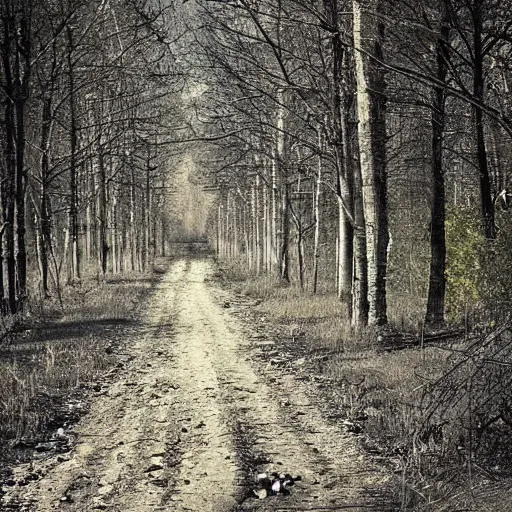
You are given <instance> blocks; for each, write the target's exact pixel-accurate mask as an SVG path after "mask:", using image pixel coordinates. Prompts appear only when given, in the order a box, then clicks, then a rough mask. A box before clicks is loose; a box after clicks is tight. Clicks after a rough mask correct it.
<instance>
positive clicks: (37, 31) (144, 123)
mask: <svg viewBox="0 0 512 512" xmlns="http://www.w3.org/2000/svg"><path fill="white" fill-rule="evenodd" d="M0 23H1V24H0V56H1V64H0V103H1V111H0V148H1V150H0V176H1V181H0V211H1V221H0V222H1V227H0V309H1V314H2V317H3V319H4V320H3V322H2V325H3V326H4V327H5V326H7V327H6V328H10V327H9V326H13V325H18V324H19V323H21V324H23V322H24V321H26V319H27V318H29V317H30V315H31V314H32V313H33V311H34V310H36V309H38V308H41V307H43V306H41V304H43V305H44V304H46V303H52V304H54V303H59V304H60V307H61V308H63V307H64V306H65V303H66V300H67V297H69V295H70V294H71V295H72V294H73V293H74V291H76V293H80V291H79V290H80V287H81V286H83V283H84V282H87V280H91V279H93V280H94V279H95V280H96V281H97V282H98V283H100V282H105V280H107V279H108V278H112V277H113V276H115V275H124V274H127V273H130V272H131V273H136V272H138V273H143V272H149V271H150V270H151V269H152V268H154V263H155V258H159V257H162V256H169V255H170V254H171V253H172V246H173V242H176V241H197V240H203V238H204V239H205V240H208V243H209V245H210V248H211V250H212V251H213V253H214V254H215V258H216V261H217V263H218V265H219V267H220V268H221V270H222V272H223V274H224V276H225V278H226V279H227V280H228V281H230V282H231V283H232V284H233V282H234V283H235V286H236V287H237V289H238V291H240V293H243V294H245V295H247V296H257V297H258V298H259V299H261V300H264V304H266V305H267V306H265V307H266V308H267V313H268V314H269V315H270V317H271V318H272V319H274V320H275V321H276V322H278V321H279V322H285V323H286V322H288V324H289V325H290V330H291V331H293V332H294V336H293V338H295V333H299V337H305V338H306V339H311V340H312V341H311V345H312V346H316V345H315V343H317V344H318V343H319V344H320V346H322V347H323V348H325V347H326V346H327V348H328V350H329V351H330V352H329V353H332V354H333V355H332V360H331V361H330V363H329V364H330V367H331V370H330V371H331V372H333V373H334V374H336V375H337V376H338V377H337V378H338V380H339V382H340V383H341V384H343V385H344V386H345V388H346V390H348V391H346V393H347V396H349V395H350V402H351V404H352V401H353V400H356V402H358V403H359V405H360V408H363V409H364V408H366V409H367V408H370V409H371V410H372V411H373V413H372V414H370V419H369V420H367V423H368V424H367V426H366V429H367V432H368V433H369V437H370V438H372V439H379V442H378V443H377V444H379V443H381V445H380V448H379V449H381V450H382V451H384V452H386V450H388V451H389V452H390V453H393V454H394V455H395V456H396V454H397V453H399V458H400V464H401V465H400V471H401V473H400V475H401V476H400V478H401V480H400V482H401V484H400V485H401V486H402V487H401V489H402V491H401V492H402V494H401V496H402V498H401V499H402V506H403V507H404V508H403V509H404V510H405V509H406V507H407V506H410V507H414V506H415V507H419V506H420V505H418V503H422V504H425V503H429V504H431V503H434V502H436V500H437V499H438V497H439V496H441V495H443V493H445V494H450V493H452V494H453V493H455V491H454V489H460V488H461V487H464V485H473V481H476V479H478V478H480V479H482V480H485V479H487V480H489V481H492V482H495V481H496V479H498V478H502V477H503V478H505V477H506V478H510V476H511V474H510V468H509V467H508V466H509V464H507V460H508V459H507V457H508V456H509V455H510V453H509V450H510V448H509V447H508V444H509V443H508V442H509V440H510V435H511V434H512V431H511V429H512V395H511V394H510V389H512V371H511V365H512V360H511V356H512V337H511V331H510V311H511V305H512V274H511V272H510V269H511V268H512V250H511V247H512V224H511V222H510V220H511V215H512V189H511V188H510V187H511V186H510V179H511V171H510V168H511V165H512V149H511V148H512V140H511V139H512V91H511V88H512V3H510V2H509V1H508V0H417V1H415V2H410V1H409V0H59V1H57V0H0ZM77 290H78V291H77ZM359 359H364V361H365V362H363V363H361V364H359V365H357V364H356V363H357V360H359ZM354 361H356V363H354ZM361 378H362V380H360V379H361ZM355 382H357V383H358V384H355ZM359 382H360V383H359ZM341 384H340V385H341ZM345 388H344V389H345ZM375 390H377V391H378V393H377V394H378V396H376V395H375ZM372 393H373V394H372ZM379 393H380V394H379ZM351 413H354V409H353V407H352V406H351ZM355 415H356V416H357V414H355ZM349 419H350V418H349ZM440 432H444V434H442V435H441V434H440ZM370 444H371V443H370ZM397 450H398V451H397ZM455 468H458V469H455ZM460 468H462V469H460ZM493 468H494V469H493ZM461 474H463V475H464V476H461ZM467 480H469V481H470V484H467ZM432 482H435V483H434V484H433V483H432ZM475 485H476V484H475ZM422 506H423V505H422ZM451 506H454V505H453V503H452V505H451ZM411 509H412V508H411ZM420 509H421V508H418V510H420ZM427 509H428V508H425V510H427ZM421 510H423V509H421ZM428 510H430V509H428ZM432 510H434V509H433V508H432ZM439 510H441V509H439ZM445 510H455V508H446V509H445ZM468 510H469V509H468ZM471 510H473V509H471ZM482 510H483V509H482Z"/></svg>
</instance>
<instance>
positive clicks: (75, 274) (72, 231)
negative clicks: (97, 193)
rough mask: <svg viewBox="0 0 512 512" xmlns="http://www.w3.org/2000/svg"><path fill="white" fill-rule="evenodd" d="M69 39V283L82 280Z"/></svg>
mask: <svg viewBox="0 0 512 512" xmlns="http://www.w3.org/2000/svg"><path fill="white" fill-rule="evenodd" d="M67 39H68V52H67V64H68V86H69V115H70V123H71V124H70V133H69V135H70V161H69V235H70V242H71V243H70V246H71V247H70V251H69V252H70V258H71V261H70V271H71V273H70V275H69V276H68V281H71V282H72V281H74V280H75V279H80V250H79V240H78V237H79V232H78V169H77V155H76V153H77V144H78V127H77V118H76V101H75V79H74V70H73V48H74V47H73V32H72V29H71V27H69V26H68V28H67Z"/></svg>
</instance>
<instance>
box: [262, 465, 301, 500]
mask: <svg viewBox="0 0 512 512" xmlns="http://www.w3.org/2000/svg"><path fill="white" fill-rule="evenodd" d="M300 480H302V478H301V477H300V476H299V475H298V476H292V475H290V474H289V473H275V472H274V473H271V474H270V475H268V474H267V473H260V474H258V475H256V483H257V487H256V488H254V489H253V490H252V493H253V496H254V497H255V498H258V499H260V500H263V499H265V498H268V497H269V496H278V495H282V496H287V495H288V494H290V487H292V486H293V485H295V482H298V481H300Z"/></svg>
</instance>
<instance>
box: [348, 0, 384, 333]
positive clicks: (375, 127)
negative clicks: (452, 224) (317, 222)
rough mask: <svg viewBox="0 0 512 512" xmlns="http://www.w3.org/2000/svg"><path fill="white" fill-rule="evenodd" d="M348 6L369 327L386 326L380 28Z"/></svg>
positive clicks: (362, 12) (363, 12)
mask: <svg viewBox="0 0 512 512" xmlns="http://www.w3.org/2000/svg"><path fill="white" fill-rule="evenodd" d="M370 7H373V9H371V12H368V11H369V10H368V9H366V8H365V9H364V10H363V8H362V5H361V2H360V1H359V0H354V1H353V9H354V13H353V15H354V46H355V53H354V59H355V67H356V91H357V93H356V94H357V110H358V117H359V123H358V134H359V150H360V161H361V178H362V195H363V211H364V219H365V229H366V250H367V265H368V269H367V271H368V304H369V311H368V322H369V324H377V325H382V324H385V323H387V307H386V268H387V247H388V238H389V234H388V218H387V177H386V118H385V110H386V97H385V88H386V84H385V77H384V72H383V70H382V69H381V68H380V66H379V64H378V63H376V62H375V61H374V60H373V59H372V58H371V57H375V58H376V59H377V60H382V59H383V54H382V45H383V39H384V26H383V25H382V22H381V21H380V19H379V18H378V17H377V16H376V15H378V14H379V1H378V0H373V1H372V2H371V6H370Z"/></svg>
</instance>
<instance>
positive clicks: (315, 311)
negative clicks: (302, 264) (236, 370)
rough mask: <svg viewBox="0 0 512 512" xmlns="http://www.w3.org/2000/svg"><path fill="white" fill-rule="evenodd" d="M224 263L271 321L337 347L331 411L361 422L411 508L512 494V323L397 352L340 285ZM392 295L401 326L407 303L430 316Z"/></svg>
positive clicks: (329, 366) (484, 504) (330, 350)
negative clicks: (360, 320) (363, 319)
mask: <svg viewBox="0 0 512 512" xmlns="http://www.w3.org/2000/svg"><path fill="white" fill-rule="evenodd" d="M221 268H222V274H223V275H224V276H226V278H227V280H228V281H229V282H231V283H233V285H234V287H235V290H236V291H237V292H239V293H241V294H243V295H248V296H251V297H254V298H258V299H260V300H261V303H260V305H259V306H257V308H258V312H259V313H261V314H264V315H265V317H266V318H267V319H268V321H269V323H271V324H273V325H277V326H281V327H283V329H284V330H285V332H286V331H287V330H289V331H290V332H293V333H297V334H298V335H300V336H301V337H302V339H303V340H304V341H305V344H306V346H307V347H308V350H311V352H316V351H319V350H321V351H323V352H326V353H327V354H328V357H327V359H325V360H323V362H322V365H321V366H319V367H318V368H316V371H319V372H322V373H324V374H325V376H326V377H329V382H331V383H332V386H331V387H329V388H328V389H327V390H326V393H327V395H329V396H328V397H327V399H328V401H329V403H333V402H334V403H336V406H337V408H338V409H339V410H338V411H332V413H333V415H334V416H335V417H338V418H339V419H340V421H341V422H343V423H344V424H345V425H346V426H347V425H348V426H349V429H351V428H352V429H356V430H357V431H358V432H359V430H360V431H361V432H360V433H359V434H358V435H359V436H360V440H361V443H362V445H364V447H365V448H366V449H367V450H368V451H369V452H370V453H372V454H373V456H374V457H376V458H377V459H380V460H382V461H383V462H384V463H385V464H386V465H387V466H388V467H389V469H390V471H391V473H392V474H393V478H394V481H395V483H396V492H397V494H398V495H399V496H400V501H401V504H402V510H417V511H420V510H421V511H427V510H428V511H433V510H436V511H437V510H443V511H453V510H497V509H499V508H500V507H501V509H506V508H507V507H508V506H509V505H510V503H512V501H511V500H510V498H511V497H510V495H509V494H510V493H509V492H508V491H507V492H504V487H505V488H507V489H508V488H510V480H511V478H512V465H511V463H510V460H511V456H512V453H511V449H510V446H511V443H510V440H511V437H512V414H511V413H510V412H509V411H511V410H512V391H511V390H512V368H511V363H510V361H511V360H512V330H511V325H510V324H509V323H507V322H506V321H503V322H500V324H499V326H498V325H496V324H492V326H490V327H489V326H488V328H487V329H485V331H481V330H479V329H478V325H476V326H475V329H474V331H471V330H466V331H465V334H464V335H461V336H460V337H458V338H456V339H452V340H451V341H450V342H442V343H438V344H436V345H433V346H424V347H423V348H422V347H416V348H410V349H406V350H397V351H388V350H385V349H384V348H383V347H382V345H381V344H379V341H378V340H379V332H378V331H377V329H375V328H365V329H363V330H361V331H358V332H356V331H354V329H353V328H352V327H351V326H350V324H349V322H348V321H347V319H346V317H345V316H344V315H343V312H342V311H341V308H340V302H339V300H338V298H337V297H336V294H335V293H328V292H323V293H319V294H316V295H313V294H311V293H309V292H307V291H302V290H300V289H299V288H298V287H294V286H289V285H283V283H281V282H279V281H278V280H277V279H273V278H270V277H268V276H260V277H255V276H254V275H251V274H250V273H248V271H247V270H246V269H244V268H243V266H240V265H238V264H236V263H222V265H221ZM324 288H326V287H324ZM390 303H393V304H394V309H393V308H390V313H391V315H390V316H391V324H392V325H391V327H390V328H391V329H393V330H395V331H399V330H400V329H403V328H404V322H403V314H404V311H405V310H406V309H407V310H408V315H409V318H412V319H414V318H418V319H419V318H421V314H422V311H420V309H419V308H420V307H421V305H422V304H423V302H422V300H421V298H416V300H409V299H408V300H407V304H405V301H404V299H403V298H400V297H390ZM415 304H416V305H417V307H418V311H412V312H411V307H414V305H415ZM406 327H407V328H408V329H412V328H414V322H410V323H409V324H408V325H407V326H406ZM416 328H417V329H418V330H419V329H420V328H421V327H420V321H418V322H417V325H416ZM489 507H490V508H489ZM493 507H494V508H493ZM496 507H498V508H496ZM503 507H505V508H503Z"/></svg>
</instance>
